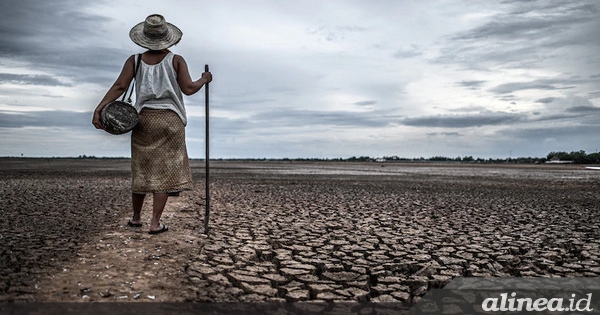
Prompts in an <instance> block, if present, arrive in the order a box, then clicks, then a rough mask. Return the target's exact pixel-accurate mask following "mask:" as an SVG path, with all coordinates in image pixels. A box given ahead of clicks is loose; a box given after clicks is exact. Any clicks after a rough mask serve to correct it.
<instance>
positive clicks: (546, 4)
mask: <svg viewBox="0 0 600 315" xmlns="http://www.w3.org/2000/svg"><path fill="white" fill-rule="evenodd" d="M500 8H501V9H503V10H502V11H503V12H502V13H499V14H497V15H495V16H493V17H491V18H490V20H491V21H490V22H488V23H486V24H483V25H481V26H479V27H475V28H473V29H470V30H467V31H464V32H461V33H458V34H455V35H454V36H451V37H449V38H448V39H449V41H448V42H447V43H446V46H445V47H443V48H442V50H441V55H440V56H439V57H438V58H437V59H435V60H434V61H436V62H439V63H458V64H460V65H462V66H464V67H466V68H468V69H479V70H488V69H489V67H490V66H495V65H499V66H502V67H505V68H539V67H541V66H543V65H542V63H543V62H544V61H547V60H551V59H554V58H557V57H558V58H560V54H561V52H560V50H558V49H559V48H563V47H567V46H573V47H574V46H576V47H578V49H579V50H582V51H588V53H589V55H590V56H592V55H595V51H597V49H598V46H600V37H599V36H597V30H598V29H600V3H598V2H597V1H591V0H582V1H569V2H566V1H514V2H512V1H507V2H503V3H502V5H501V7H500ZM565 80H566V81H569V79H568V78H565Z"/></svg>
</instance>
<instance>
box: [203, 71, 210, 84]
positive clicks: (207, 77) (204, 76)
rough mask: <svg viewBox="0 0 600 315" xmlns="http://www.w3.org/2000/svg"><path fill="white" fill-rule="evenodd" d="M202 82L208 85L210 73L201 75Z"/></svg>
mask: <svg viewBox="0 0 600 315" xmlns="http://www.w3.org/2000/svg"><path fill="white" fill-rule="evenodd" d="M202 80H204V82H205V83H204V84H206V83H210V82H211V81H212V73H210V71H209V72H204V73H202Z"/></svg>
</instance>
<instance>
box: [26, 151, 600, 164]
mask: <svg viewBox="0 0 600 315" xmlns="http://www.w3.org/2000/svg"><path fill="white" fill-rule="evenodd" d="M21 156H22V155H21ZM76 159H128V158H127V157H96V156H93V155H85V154H83V155H80V156H78V157H76ZM195 160H202V159H195ZM211 160H213V159H211ZM214 160H215V161H227V160H235V161H299V162H302V161H304V162H381V163H384V162H391V163H393V162H407V163H411V162H412V163H418V162H447V163H450V162H453V163H457V162H461V163H482V164H483V163H488V164H500V163H514V164H542V163H573V164H600V153H590V154H587V153H585V151H583V150H580V151H572V152H570V153H569V152H563V151H556V152H555V151H552V152H550V153H548V155H546V157H518V158H496V159H492V158H488V159H482V158H474V157H472V156H457V157H454V158H452V157H446V156H433V157H430V158H424V157H420V158H402V157H398V156H384V157H369V156H359V157H356V156H353V157H350V158H333V159H330V158H281V159H274V158H262V159H256V158H246V159H218V158H216V159H214Z"/></svg>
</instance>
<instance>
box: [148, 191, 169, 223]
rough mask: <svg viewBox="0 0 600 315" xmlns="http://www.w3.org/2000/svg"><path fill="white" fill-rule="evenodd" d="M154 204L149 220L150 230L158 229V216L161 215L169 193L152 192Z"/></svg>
mask: <svg viewBox="0 0 600 315" xmlns="http://www.w3.org/2000/svg"><path fill="white" fill-rule="evenodd" d="M152 196H153V199H154V204H153V205H152V220H151V221H150V231H156V230H160V229H161V226H160V217H161V216H162V213H163V210H164V209H165V205H166V204H167V199H168V198H169V195H168V194H167V193H154V194H153V195H152Z"/></svg>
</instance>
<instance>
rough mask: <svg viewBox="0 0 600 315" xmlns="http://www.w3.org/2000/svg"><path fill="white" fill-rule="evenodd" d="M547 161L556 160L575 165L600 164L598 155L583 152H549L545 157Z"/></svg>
mask: <svg viewBox="0 0 600 315" xmlns="http://www.w3.org/2000/svg"><path fill="white" fill-rule="evenodd" d="M546 158H547V159H548V161H550V160H552V159H554V158H557V159H558V160H560V161H573V163H575V164H598V163H600V153H590V154H586V153H585V151H583V150H580V151H572V152H571V153H567V152H554V151H553V152H550V153H548V155H547V156H546Z"/></svg>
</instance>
